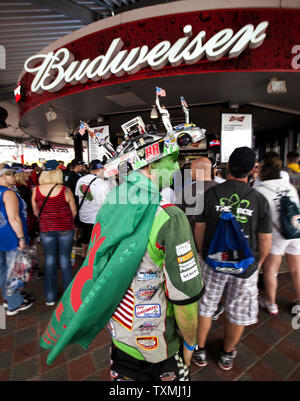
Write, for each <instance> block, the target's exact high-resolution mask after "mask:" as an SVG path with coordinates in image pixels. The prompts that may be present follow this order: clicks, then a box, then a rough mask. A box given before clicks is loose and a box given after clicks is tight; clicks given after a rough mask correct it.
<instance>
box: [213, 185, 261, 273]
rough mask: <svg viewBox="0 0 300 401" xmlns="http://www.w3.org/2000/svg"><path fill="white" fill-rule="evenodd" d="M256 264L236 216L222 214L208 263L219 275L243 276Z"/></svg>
mask: <svg viewBox="0 0 300 401" xmlns="http://www.w3.org/2000/svg"><path fill="white" fill-rule="evenodd" d="M214 192H215V195H216V198H217V199H218V197H217V194H216V191H215V190H214ZM250 192H251V191H250ZM250 192H248V194H249V193H250ZM248 194H247V195H248ZM254 262H255V258H254V256H253V253H252V251H251V249H250V246H249V243H248V241H247V239H246V237H245V235H244V233H243V231H242V229H241V227H240V225H239V223H238V222H237V220H236V218H235V216H234V215H233V214H232V213H231V212H222V213H221V215H220V217H219V222H218V225H217V228H216V231H215V233H214V235H213V238H212V241H211V243H210V246H209V249H208V254H207V257H206V263H207V264H208V265H209V266H211V267H212V268H213V269H214V270H215V271H216V272H218V273H225V274H241V273H244V271H245V270H247V268H248V267H249V266H250V265H251V264H252V263H254Z"/></svg>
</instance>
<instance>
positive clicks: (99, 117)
mask: <svg viewBox="0 0 300 401" xmlns="http://www.w3.org/2000/svg"><path fill="white" fill-rule="evenodd" d="M103 121H104V116H103V115H102V114H98V116H97V123H102V122H103Z"/></svg>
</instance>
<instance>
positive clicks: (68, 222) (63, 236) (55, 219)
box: [32, 160, 77, 306]
mask: <svg viewBox="0 0 300 401" xmlns="http://www.w3.org/2000/svg"><path fill="white" fill-rule="evenodd" d="M57 167H58V162H57V161H56V160H49V161H48V162H46V164H45V165H44V170H43V171H42V173H41V175H40V177H39V185H38V186H37V187H35V188H34V189H33V193H32V208H33V212H34V214H35V216H37V217H38V218H39V226H40V236H41V242H42V245H43V249H44V254H45V276H44V294H45V299H46V305H47V306H53V305H54V304H55V301H56V299H57V295H58V276H57V254H59V263H60V268H61V272H62V282H63V289H64V290H65V289H66V288H67V287H68V285H69V283H70V282H71V281H72V265H71V250H72V242H73V235H74V218H75V216H76V213H77V210H76V204H75V199H74V196H73V194H72V192H71V190H70V189H69V188H67V187H65V186H64V185H62V182H63V175H62V171H61V170H60V169H58V168H57ZM51 190H52V192H51V193H50V196H49V197H48V199H47V200H46V198H47V195H48V194H49V192H50V191H51ZM43 205H44V206H43Z"/></svg>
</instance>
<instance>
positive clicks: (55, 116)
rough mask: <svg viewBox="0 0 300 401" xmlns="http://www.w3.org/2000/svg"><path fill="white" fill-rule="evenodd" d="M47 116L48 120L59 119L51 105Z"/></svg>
mask: <svg viewBox="0 0 300 401" xmlns="http://www.w3.org/2000/svg"><path fill="white" fill-rule="evenodd" d="M45 116H46V118H47V120H48V121H53V120H56V119H57V114H56V113H55V111H54V110H53V107H51V106H50V107H49V110H48V111H46V113H45Z"/></svg>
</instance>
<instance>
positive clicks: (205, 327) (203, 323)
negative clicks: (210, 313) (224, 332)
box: [197, 316, 212, 348]
mask: <svg viewBox="0 0 300 401" xmlns="http://www.w3.org/2000/svg"><path fill="white" fill-rule="evenodd" d="M211 322H212V320H211V317H206V316H199V318H198V336H197V344H198V346H199V347H200V348H204V347H205V343H206V339H207V336H208V333H209V330H210V328H211Z"/></svg>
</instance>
